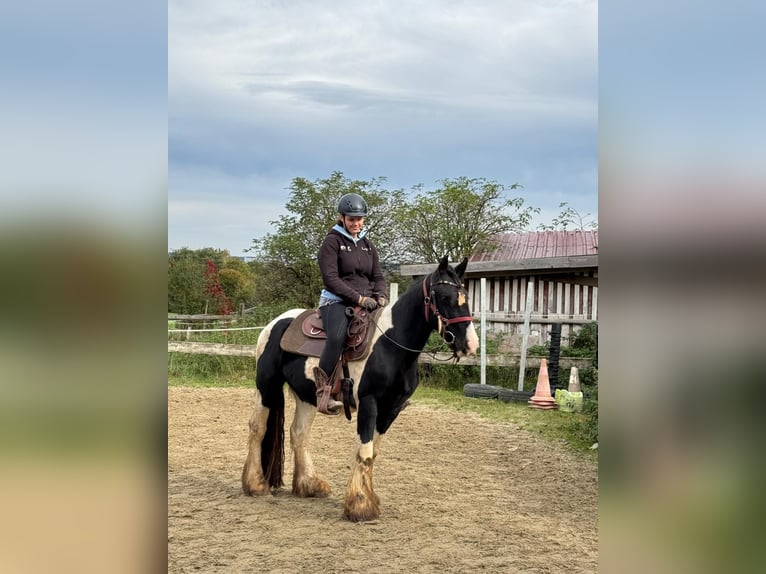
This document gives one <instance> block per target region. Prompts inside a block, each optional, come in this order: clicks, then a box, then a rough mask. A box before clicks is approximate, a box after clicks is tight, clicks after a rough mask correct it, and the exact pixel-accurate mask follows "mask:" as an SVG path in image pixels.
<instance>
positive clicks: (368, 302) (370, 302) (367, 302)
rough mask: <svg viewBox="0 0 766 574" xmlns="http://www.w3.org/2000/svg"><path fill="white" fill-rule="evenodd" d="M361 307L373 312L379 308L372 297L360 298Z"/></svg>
mask: <svg viewBox="0 0 766 574" xmlns="http://www.w3.org/2000/svg"><path fill="white" fill-rule="evenodd" d="M359 306H360V307H364V308H365V309H367V310H368V311H373V310H375V309H377V308H378V302H377V301H375V299H373V298H372V297H364V296H361V295H360V296H359Z"/></svg>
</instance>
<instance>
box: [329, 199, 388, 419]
mask: <svg viewBox="0 0 766 574" xmlns="http://www.w3.org/2000/svg"><path fill="white" fill-rule="evenodd" d="M365 217H367V202H365V200H364V198H362V196H360V195H358V194H356V193H347V194H346V195H344V196H343V197H341V198H340V200H339V201H338V222H337V223H336V224H335V226H333V228H332V229H330V231H329V232H328V233H327V236H326V237H325V239H324V241H323V242H322V247H321V248H320V249H319V256H318V261H319V269H320V271H321V272H322V281H323V283H324V289H322V293H321V295H320V297H319V313H320V314H321V316H322V323H323V324H324V329H325V331H326V332H327V342H326V343H325V347H324V350H323V351H322V356H321V357H320V358H319V366H318V367H315V368H314V379H315V381H316V386H317V409H318V410H319V412H320V413H323V414H326V415H337V414H339V413H340V409H341V408H342V407H343V403H341V402H339V401H336V400H334V399H333V398H332V396H331V392H332V382H333V380H335V377H334V376H333V375H334V372H335V369H336V367H337V365H338V360H339V359H340V356H341V353H342V352H343V348H344V346H345V343H346V336H347V332H348V325H349V322H350V318H349V317H348V316H347V315H346V307H355V306H359V307H363V308H365V309H367V310H368V311H372V310H374V309H376V308H377V307H378V306H380V307H383V306H385V305H386V302H387V299H386V291H387V287H388V286H387V284H386V280H385V278H384V277H383V271H382V270H381V268H380V260H379V258H378V251H377V249H376V248H375V245H373V243H372V242H371V241H370V240H369V239H368V238H367V237H365V231H364V230H363V229H362V228H363V227H364V218H365Z"/></svg>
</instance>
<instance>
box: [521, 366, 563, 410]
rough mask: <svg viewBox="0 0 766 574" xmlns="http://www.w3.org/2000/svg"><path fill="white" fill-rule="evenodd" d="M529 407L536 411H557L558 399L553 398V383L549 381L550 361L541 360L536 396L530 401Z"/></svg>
mask: <svg viewBox="0 0 766 574" xmlns="http://www.w3.org/2000/svg"><path fill="white" fill-rule="evenodd" d="M528 402H529V406H530V407H532V408H535V409H555V408H557V406H558V405H556V399H554V398H553V397H552V396H551V383H550V381H549V380H548V361H547V360H546V359H541V360H540V373H539V374H538V375H537V386H536V387H535V395H534V396H533V397H532V398H531V399H529V401H528Z"/></svg>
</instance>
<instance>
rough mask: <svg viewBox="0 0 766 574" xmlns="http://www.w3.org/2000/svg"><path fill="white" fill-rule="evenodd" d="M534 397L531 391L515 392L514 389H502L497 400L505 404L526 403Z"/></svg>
mask: <svg viewBox="0 0 766 574" xmlns="http://www.w3.org/2000/svg"><path fill="white" fill-rule="evenodd" d="M533 395H534V393H533V392H531V391H515V390H513V389H500V391H499V392H498V394H497V398H498V399H500V400H501V401H503V402H504V403H510V402H514V403H526V402H527V401H528V400H529V399H531V398H532V396H533Z"/></svg>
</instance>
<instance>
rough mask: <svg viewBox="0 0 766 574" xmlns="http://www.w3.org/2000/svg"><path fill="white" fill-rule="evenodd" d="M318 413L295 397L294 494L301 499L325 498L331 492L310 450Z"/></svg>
mask: <svg viewBox="0 0 766 574" xmlns="http://www.w3.org/2000/svg"><path fill="white" fill-rule="evenodd" d="M316 413H317V410H316V408H315V407H314V405H312V404H310V403H305V402H303V401H301V400H300V399H299V398H298V397H297V396H295V417H294V419H293V424H292V426H291V427H290V446H292V449H293V453H294V457H295V459H294V460H295V465H294V468H293V494H294V495H295V496H298V497H300V498H309V497H317V498H324V497H325V496H327V495H329V494H330V492H331V488H330V485H329V484H328V483H327V482H326V481H325V480H323V479H322V478H320V477H319V476H318V475H317V473H316V470H315V469H314V463H313V461H312V460H311V454H310V453H309V449H308V446H309V438H310V435H311V425H312V424H313V422H314V418H315V417H316Z"/></svg>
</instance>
